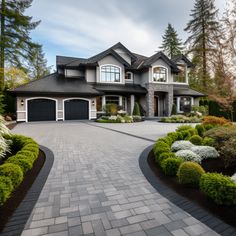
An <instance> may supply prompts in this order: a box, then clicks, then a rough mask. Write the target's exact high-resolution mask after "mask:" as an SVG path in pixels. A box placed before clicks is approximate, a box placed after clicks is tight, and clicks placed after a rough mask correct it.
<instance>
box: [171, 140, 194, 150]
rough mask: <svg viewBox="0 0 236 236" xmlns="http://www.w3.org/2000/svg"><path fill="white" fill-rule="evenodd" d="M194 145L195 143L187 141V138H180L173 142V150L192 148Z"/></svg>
mask: <svg viewBox="0 0 236 236" xmlns="http://www.w3.org/2000/svg"><path fill="white" fill-rule="evenodd" d="M192 147H194V144H192V143H191V142H189V141H185V140H180V141H175V142H174V143H173V144H172V146H171V151H172V152H177V151H179V150H190V149H191V148H192Z"/></svg>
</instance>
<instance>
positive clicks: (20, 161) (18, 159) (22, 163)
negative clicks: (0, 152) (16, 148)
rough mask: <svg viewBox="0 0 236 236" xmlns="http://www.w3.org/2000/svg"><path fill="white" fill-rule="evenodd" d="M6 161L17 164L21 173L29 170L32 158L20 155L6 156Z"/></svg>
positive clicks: (31, 165)
mask: <svg viewBox="0 0 236 236" xmlns="http://www.w3.org/2000/svg"><path fill="white" fill-rule="evenodd" d="M6 163H12V164H15V165H18V166H19V167H20V169H21V170H22V172H23V174H25V173H26V172H27V171H28V170H30V169H31V168H32V167H33V162H32V160H30V159H28V158H24V156H21V155H15V156H12V157H10V158H8V159H7V161H6Z"/></svg>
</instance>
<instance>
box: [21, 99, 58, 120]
mask: <svg viewBox="0 0 236 236" xmlns="http://www.w3.org/2000/svg"><path fill="white" fill-rule="evenodd" d="M35 99H46V100H53V101H55V102H56V109H55V112H56V121H57V120H58V114H57V103H58V101H57V99H55V98H50V97H31V98H27V99H25V110H26V122H28V101H29V100H35Z"/></svg>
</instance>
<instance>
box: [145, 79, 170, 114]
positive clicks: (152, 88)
mask: <svg viewBox="0 0 236 236" xmlns="http://www.w3.org/2000/svg"><path fill="white" fill-rule="evenodd" d="M145 87H146V89H147V91H148V93H147V95H146V104H147V117H154V95H155V92H166V93H167V95H166V98H165V109H166V115H167V116H170V115H171V109H172V105H173V99H174V97H173V85H172V84H157V83H148V84H146V85H145Z"/></svg>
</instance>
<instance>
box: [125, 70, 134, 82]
mask: <svg viewBox="0 0 236 236" xmlns="http://www.w3.org/2000/svg"><path fill="white" fill-rule="evenodd" d="M125 80H126V81H133V73H132V72H126V73H125Z"/></svg>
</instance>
